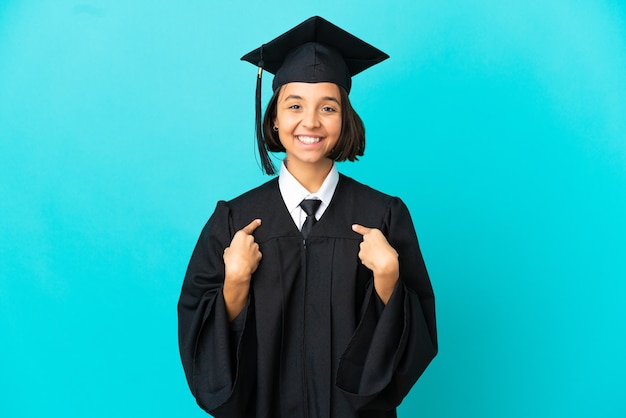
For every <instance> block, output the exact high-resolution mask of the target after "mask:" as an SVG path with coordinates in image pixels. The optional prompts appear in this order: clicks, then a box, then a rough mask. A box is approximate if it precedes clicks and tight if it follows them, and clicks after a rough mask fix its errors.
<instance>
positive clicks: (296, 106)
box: [288, 104, 301, 110]
mask: <svg viewBox="0 0 626 418" xmlns="http://www.w3.org/2000/svg"><path fill="white" fill-rule="evenodd" d="M288 109H293V110H300V109H301V107H300V105H299V104H293V105H291V106H289V108H288Z"/></svg>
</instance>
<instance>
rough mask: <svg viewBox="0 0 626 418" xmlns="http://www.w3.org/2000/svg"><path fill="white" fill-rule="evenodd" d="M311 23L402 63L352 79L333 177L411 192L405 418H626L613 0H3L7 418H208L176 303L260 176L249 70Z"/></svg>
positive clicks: (623, 34) (0, 262)
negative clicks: (211, 221)
mask: <svg viewBox="0 0 626 418" xmlns="http://www.w3.org/2000/svg"><path fill="white" fill-rule="evenodd" d="M315 14H319V15H322V16H324V17H326V18H327V19H329V20H330V21H332V22H334V23H336V24H338V25H340V26H342V27H345V28H346V29H348V30H349V31H351V32H353V33H355V34H356V35H358V36H360V37H363V38H365V39H366V40H367V41H369V42H371V43H373V44H374V45H376V46H378V47H379V48H381V49H382V50H384V51H386V52H387V53H389V54H390V55H391V59H390V60H388V61H386V62H384V63H382V64H380V65H378V66H376V67H374V68H373V69H372V70H370V71H367V72H366V73H363V74H361V75H358V76H357V77H355V79H354V88H353V91H352V93H351V97H352V100H353V102H354V105H355V107H356V108H357V111H359V112H360V114H361V116H362V117H363V119H364V120H365V122H366V126H367V129H368V145H367V152H366V156H365V157H364V158H362V159H361V161H360V162H358V163H355V164H350V163H344V164H341V165H340V170H341V171H343V172H344V173H346V174H348V175H351V176H354V177H356V178H357V179H359V180H361V181H362V182H365V183H367V184H370V185H372V186H374V187H376V188H378V189H381V190H383V191H386V192H387V193H390V194H394V195H399V196H401V197H402V198H403V199H404V200H405V201H406V203H407V205H408V206H409V208H410V210H411V213H412V215H413V218H414V222H415V225H416V229H417V231H418V235H419V237H420V242H421V245H422V249H423V252H424V256H425V258H426V261H427V265H428V268H429V271H430V273H431V276H432V281H433V285H434V288H435V291H436V295H437V304H438V305H437V306H438V321H439V335H440V354H439V356H438V357H437V358H436V359H435V361H434V362H433V364H432V365H431V367H430V368H429V369H428V370H427V371H426V373H425V374H424V376H423V377H422V378H421V380H420V381H419V382H418V383H417V385H416V386H415V387H414V389H413V390H412V392H411V393H410V395H409V396H408V398H407V399H406V401H405V402H404V404H403V405H402V407H401V411H400V416H402V417H414V416H424V417H446V418H458V417H481V418H487V417H494V418H495V417H555V416H563V417H565V416H566V417H592V416H593V417H622V418H623V417H626V403H625V402H624V394H625V393H626V383H625V379H624V376H625V375H626V360H625V358H624V353H626V326H625V324H624V322H625V321H624V319H625V318H626V303H625V302H626V238H625V237H626V216H625V215H624V214H625V213H626V12H625V10H624V6H623V3H621V2H617V1H609V0H581V1H574V0H569V1H566V0H553V1H548V2H538V1H526V0H512V1H499V0H482V1H481V0H470V1H464V2H460V1H452V0H448V1H441V0H421V1H414V0H405V1H399V2H383V1H374V0H358V1H357V0H355V1H347V2H337V1H326V0H323V1H319V2H316V4H315V5H313V4H311V5H308V4H302V3H299V4H298V5H297V6H294V4H293V2H286V1H276V2H274V3H268V2H260V1H256V2H252V1H249V2H243V1H231V2H216V1H208V0H205V1H200V0H195V1H186V2H175V1H148V0H142V1H126V0H117V1H104V0H99V1H96V0H93V1H90V0H83V1H71V0H54V1H53V0H40V1H25V0H22V1H19V0H3V1H2V2H1V3H0V159H1V163H0V334H1V336H2V342H1V343H0V416H3V417H11V418H17V417H29V418H30V417H40V416H53V417H111V416H116V417H143V416H150V417H183V416H185V417H201V416H205V415H204V413H203V412H202V411H201V410H200V409H199V408H197V407H196V405H195V403H194V401H193V398H192V397H191V395H190V393H189V391H188V389H187V387H186V382H185V379H184V375H183V372H182V367H181V365H180V361H179V357H178V351H177V335H176V332H177V331H176V302H177V298H178V293H179V289H180V286H181V282H182V278H183V274H184V271H185V268H186V264H187V261H188V259H189V256H190V254H191V251H192V249H193V246H194V244H195V241H196V239H197V236H198V234H199V232H200V229H201V228H202V226H203V224H204V222H205V221H206V219H207V217H208V216H209V215H210V214H211V212H212V211H213V208H214V206H215V203H216V201H217V200H218V199H230V198H232V197H234V196H236V195H238V194H240V193H242V192H243V191H245V190H247V189H250V188H252V187H254V186H255V185H257V184H259V183H261V182H263V181H265V180H266V177H264V176H262V175H261V172H260V169H259V167H258V165H257V162H256V158H255V154H254V147H253V112H254V107H253V104H254V103H253V97H254V82H255V75H256V68H254V67H253V66H251V65H249V64H247V63H243V62H240V61H239V58H240V57H241V56H242V55H243V54H244V53H246V52H248V51H250V50H252V49H254V48H256V47H257V46H258V45H260V43H261V42H264V41H266V40H269V39H271V38H273V37H274V36H276V35H278V34H280V33H281V32H283V31H284V30H286V29H288V28H290V27H292V26H293V25H295V24H297V23H299V22H300V21H302V20H304V19H305V18H307V17H310V16H311V15H315ZM269 80H270V77H267V78H266V80H265V81H266V86H269V84H268V83H269ZM269 90H270V89H269V88H267V87H266V89H265V94H266V96H268V95H269ZM268 98H269V97H265V98H264V100H267V99H268Z"/></svg>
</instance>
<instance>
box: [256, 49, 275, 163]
mask: <svg viewBox="0 0 626 418" xmlns="http://www.w3.org/2000/svg"><path fill="white" fill-rule="evenodd" d="M262 81H263V48H261V61H259V73H258V76H257V79H256V123H255V125H256V141H257V146H258V149H259V156H260V157H261V164H262V165H263V171H265V173H266V174H270V175H272V174H276V167H275V166H274V163H273V162H272V160H270V156H269V154H268V152H267V148H266V147H265V141H264V140H263V122H262V118H261V85H262V84H263V83H262Z"/></svg>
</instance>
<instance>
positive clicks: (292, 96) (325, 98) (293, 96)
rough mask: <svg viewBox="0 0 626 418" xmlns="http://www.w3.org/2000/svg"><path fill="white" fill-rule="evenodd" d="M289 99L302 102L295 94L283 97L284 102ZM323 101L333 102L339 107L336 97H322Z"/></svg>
mask: <svg viewBox="0 0 626 418" xmlns="http://www.w3.org/2000/svg"><path fill="white" fill-rule="evenodd" d="M289 99H294V100H302V99H303V98H302V96H298V95H297V94H290V95H289V96H287V97H285V101H287V100H289ZM322 100H323V101H331V102H335V103H337V104H338V105H341V103H340V102H339V99H337V98H336V97H332V96H324V97H322Z"/></svg>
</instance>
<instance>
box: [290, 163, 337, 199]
mask: <svg viewBox="0 0 626 418" xmlns="http://www.w3.org/2000/svg"><path fill="white" fill-rule="evenodd" d="M285 166H286V167H287V169H288V170H289V172H290V173H291V175H292V176H294V177H295V178H296V180H298V183H300V184H301V185H302V186H303V187H304V188H305V189H307V190H308V192H309V193H316V192H317V191H318V190H319V189H320V187H322V184H323V183H324V180H326V176H328V173H330V169H331V168H332V167H333V161H332V160H330V159H328V158H325V159H324V160H322V161H320V162H319V163H318V164H303V163H300V164H298V163H297V162H296V161H290V160H287V159H286V160H285Z"/></svg>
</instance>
